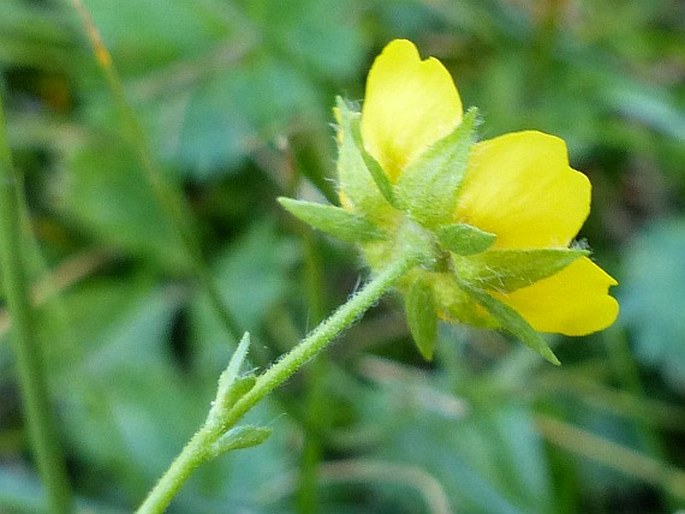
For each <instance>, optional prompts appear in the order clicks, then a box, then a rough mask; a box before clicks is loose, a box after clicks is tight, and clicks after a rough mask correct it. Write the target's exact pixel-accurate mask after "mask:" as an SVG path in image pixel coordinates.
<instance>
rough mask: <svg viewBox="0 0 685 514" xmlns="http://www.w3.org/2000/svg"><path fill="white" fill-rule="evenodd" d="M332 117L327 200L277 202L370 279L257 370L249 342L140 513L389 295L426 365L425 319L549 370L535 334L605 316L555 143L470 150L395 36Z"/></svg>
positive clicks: (406, 45) (595, 323) (611, 302)
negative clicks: (462, 327)
mask: <svg viewBox="0 0 685 514" xmlns="http://www.w3.org/2000/svg"><path fill="white" fill-rule="evenodd" d="M334 114H335V118H336V121H337V134H336V141H337V145H338V162H337V171H338V190H339V198H340V206H334V205H324V204H318V203H311V202H305V201H300V200H294V199H288V198H280V199H279V201H280V203H281V204H282V205H283V206H284V207H285V208H286V209H287V210H288V211H289V212H291V213H292V214H294V215H295V216H296V217H298V218H299V219H301V220H303V221H305V222H307V223H309V224H311V225H312V226H314V227H316V228H318V229H320V230H322V231H324V232H326V233H328V234H330V235H333V236H335V237H338V238H340V239H342V240H345V241H349V242H352V243H354V244H356V245H358V247H359V249H360V250H361V253H362V254H363V256H364V259H365V261H366V262H367V263H368V265H369V267H370V269H371V272H372V277H371V280H370V281H369V282H368V283H366V284H365V285H364V286H363V287H362V288H361V289H360V290H359V291H358V292H357V293H356V294H355V295H353V296H352V297H351V298H350V299H349V300H348V301H347V302H346V303H345V304H343V305H342V306H340V307H339V308H338V309H337V310H336V311H335V312H334V313H333V314H332V315H331V316H330V317H329V318H328V319H326V320H325V321H323V322H322V323H321V324H320V325H319V326H318V327H317V328H315V329H314V330H313V331H312V332H311V333H310V334H309V335H308V336H307V337H305V338H304V339H303V340H302V341H301V342H300V343H299V344H298V345H297V346H295V347H294V348H293V349H292V350H291V351H290V352H288V353H287V354H286V355H284V356H283V357H282V358H281V359H279V360H278V361H277V362H275V363H274V364H273V365H272V366H271V367H270V368H269V369H267V370H265V371H264V372H262V373H259V374H258V373H256V371H255V370H251V371H249V372H247V373H243V372H242V371H241V370H242V369H243V367H244V361H245V358H246V355H247V352H248V347H249V336H248V335H247V334H246V335H245V337H243V339H242V341H241V342H240V344H239V346H238V348H237V350H236V351H235V353H234V355H233V357H232V358H231V361H230V363H229V366H228V368H227V369H226V371H225V372H224V373H223V374H222V376H221V378H220V380H219V387H218V391H217V396H216V399H215V400H214V402H213V403H212V407H211V409H210V411H209V414H208V416H207V419H206V421H205V424H204V425H203V426H202V427H201V428H200V430H199V431H198V432H197V433H196V434H195V435H194V436H193V438H192V439H191V440H190V441H189V443H188V444H187V445H186V447H185V448H184V449H183V451H182V452H181V453H180V455H179V456H178V457H177V458H176V460H175V461H174V462H173V463H172V465H171V466H170V468H169V469H168V470H167V472H166V473H165V475H164V476H163V477H162V478H161V480H160V481H159V483H158V484H157V485H156V486H155V487H154V488H153V490H152V491H151V493H150V495H149V496H148V497H147V499H146V500H145V502H144V503H143V504H142V506H141V507H140V509H139V511H138V512H162V511H163V510H164V509H165V508H166V506H167V505H168V504H169V502H170V501H171V500H172V498H173V496H174V495H175V494H176V492H177V491H178V490H179V489H180V488H181V486H182V485H183V483H184V482H185V480H187V478H188V477H189V476H190V474H191V473H192V471H193V470H194V469H195V468H196V467H198V466H199V465H201V464H202V463H203V462H206V461H207V460H209V459H212V458H214V457H216V456H218V455H220V454H222V453H224V452H227V451H231V450H236V449H240V448H246V447H249V446H254V445H257V444H260V443H261V442H262V441H264V440H265V439H266V438H267V437H268V436H269V434H270V428H267V427H261V426H257V425H239V422H240V421H241V420H242V418H243V417H244V415H245V414H246V413H247V412H248V411H249V410H250V409H251V408H252V407H254V406H255V405H256V404H257V403H258V402H259V401H260V400H262V399H263V398H264V397H265V396H266V395H267V394H269V393H270V392H271V391H273V390H274V389H275V388H276V387H278V386H279V385H281V384H282V383H283V382H284V381H286V380H287V379H288V378H289V377H290V376H291V375H292V374H293V373H295V372H296V371H297V370H298V369H299V368H300V367H302V366H303V365H304V364H305V363H306V362H307V361H308V360H309V359H311V358H312V357H313V356H314V355H316V354H317V353H318V352H319V351H321V350H322V349H323V348H325V347H326V346H327V345H328V344H329V343H330V342H331V341H333V340H334V339H335V338H336V337H337V336H338V335H339V334H340V333H341V332H342V331H343V330H344V329H345V328H347V327H348V326H349V325H350V324H352V323H353V322H354V321H355V320H356V319H358V318H359V316H360V315H361V314H362V313H363V312H365V311H366V310H367V309H368V308H370V307H371V306H372V305H373V304H374V303H375V302H376V301H377V300H378V299H379V298H380V297H381V296H382V295H383V294H385V292H387V291H388V290H389V289H390V288H396V289H397V290H398V291H400V293H401V294H402V297H403V299H404V305H405V310H406V315H407V320H408V324H409V327H410V329H411V333H412V336H413V338H414V340H415V342H416V344H417V346H418V349H419V351H420V352H421V354H422V355H423V356H424V357H425V358H426V359H431V358H432V356H433V352H434V348H435V342H436V334H437V325H438V320H444V321H446V322H454V323H466V324H469V325H473V326H477V327H484V328H492V329H502V330H505V331H507V332H509V333H511V334H512V335H514V336H515V337H516V338H518V339H519V340H521V341H522V342H523V343H525V344H527V345H528V346H530V347H531V348H533V349H534V350H536V351H538V352H539V353H540V354H541V355H542V356H543V357H544V358H546V359H547V360H548V361H550V362H552V363H554V364H559V361H558V360H557V358H556V357H555V355H554V353H553V352H552V350H551V349H550V348H549V347H548V345H547V343H546V342H545V340H544V339H543V338H542V336H541V335H540V334H539V332H557V333H561V334H567V335H583V334H588V333H591V332H594V331H597V330H601V329H603V328H605V327H607V326H608V325H610V324H611V323H612V322H613V321H614V320H615V319H616V316H617V314H618V303H617V302H616V300H615V299H614V298H612V297H611V296H609V294H608V290H609V287H611V286H613V285H615V284H616V281H615V280H614V279H613V278H612V277H610V276H609V275H608V274H607V273H605V272H604V271H603V270H602V269H601V268H599V267H598V266H597V265H596V264H595V263H594V262H593V261H592V260H591V259H590V257H589V251H588V250H587V249H586V248H585V247H584V246H583V245H576V244H573V238H574V237H576V235H577V233H578V231H579V229H580V227H581V225H582V224H583V222H584V221H585V218H586V217H587V215H588V213H589V208H590V183H589V181H588V179H587V178H586V177H585V175H583V174H582V173H580V172H578V171H575V170H573V169H572V168H571V167H570V166H569V162H568V156H567V151H566V146H565V144H564V142H563V141H562V140H561V139H559V138H556V137H553V136H550V135H547V134H543V133H540V132H533V131H526V132H517V133H513V134H507V135H504V136H501V137H497V138H495V139H491V140H487V141H478V139H477V128H478V123H479V121H480V120H479V117H478V113H477V111H476V109H469V110H468V111H467V112H466V113H464V112H463V108H462V103H461V99H460V97H459V94H458V92H457V89H456V87H455V86H454V83H453V81H452V78H451V76H450V74H449V73H448V71H447V70H446V69H445V67H444V66H443V65H442V64H441V63H440V62H439V61H438V60H436V59H434V58H429V59H426V60H422V59H421V58H420V56H419V53H418V51H417V49H416V48H415V46H414V45H413V44H412V43H411V42H409V41H406V40H395V41H392V42H391V43H389V44H388V45H387V46H386V48H385V49H384V50H383V52H382V53H381V54H380V55H379V56H378V57H377V58H376V60H375V62H374V64H373V66H372V68H371V71H370V73H369V77H368V81H367V86H366V97H365V99H364V102H363V104H362V109H361V112H359V111H358V110H356V109H355V108H354V107H353V106H352V105H351V104H349V103H348V102H345V101H344V100H342V99H338V100H337V102H336V107H335V109H334Z"/></svg>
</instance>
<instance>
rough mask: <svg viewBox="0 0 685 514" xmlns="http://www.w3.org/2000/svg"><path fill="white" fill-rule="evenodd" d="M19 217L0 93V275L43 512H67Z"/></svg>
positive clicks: (67, 492)
mask: <svg viewBox="0 0 685 514" xmlns="http://www.w3.org/2000/svg"><path fill="white" fill-rule="evenodd" d="M20 220H21V218H20V214H19V201H18V190H17V182H16V177H15V175H14V170H13V166H12V157H11V154H10V150H9V146H8V144H7V132H6V129H5V116H4V111H3V106H2V98H0V276H2V285H3V287H4V293H5V298H6V301H7V306H8V310H9V312H10V315H11V318H12V340H13V344H14V353H15V356H16V362H17V371H18V377H19V382H20V385H21V392H22V398H23V403H24V409H25V414H24V415H25V417H26V424H27V425H28V430H29V436H30V438H31V443H32V446H33V451H34V452H35V459H36V464H37V467H38V470H39V472H40V475H41V477H42V479H43V485H44V487H45V490H46V497H47V506H48V511H49V512H51V513H55V514H62V513H66V512H69V510H70V506H71V493H70V489H69V483H68V480H67V474H66V467H65V464H64V457H63V455H62V452H61V449H60V447H59V443H58V439H57V435H56V429H55V426H54V421H53V418H52V417H51V412H52V409H51V407H50V402H49V400H48V390H47V383H46V382H47V381H46V378H45V368H44V363H43V361H42V352H41V348H40V345H39V343H38V338H37V336H36V326H37V325H36V323H35V319H34V311H33V306H32V305H31V300H30V296H29V288H28V285H27V276H26V275H27V273H26V267H25V262H24V260H23V259H22V254H21V249H22V247H23V244H22V235H21V221H20Z"/></svg>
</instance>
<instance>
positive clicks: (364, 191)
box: [336, 97, 395, 207]
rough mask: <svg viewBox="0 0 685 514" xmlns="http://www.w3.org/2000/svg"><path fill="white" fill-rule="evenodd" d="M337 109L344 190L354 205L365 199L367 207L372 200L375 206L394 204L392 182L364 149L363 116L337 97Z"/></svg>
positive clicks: (341, 174) (339, 153)
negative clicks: (377, 203) (379, 201)
mask: <svg viewBox="0 0 685 514" xmlns="http://www.w3.org/2000/svg"><path fill="white" fill-rule="evenodd" d="M336 108H337V111H338V117H339V124H340V126H339V127H338V131H339V134H338V136H339V137H338V175H339V179H340V189H341V191H342V192H343V193H345V194H348V195H350V196H351V197H352V199H353V201H354V202H355V203H357V202H359V201H360V200H362V199H364V200H365V201H363V203H364V204H367V203H368V201H369V200H371V201H372V203H376V202H377V200H381V201H383V200H385V202H387V203H388V204H390V205H395V201H394V197H393V190H392V185H391V184H390V179H389V178H388V176H387V175H386V174H385V171H383V168H382V167H381V165H380V164H379V163H378V161H376V159H374V158H373V157H372V156H371V155H370V154H369V153H368V152H367V151H366V149H365V148H364V143H363V141H362V137H361V114H360V113H359V112H357V111H353V110H352V109H350V107H348V105H347V103H346V102H345V101H344V100H343V99H342V98H340V97H337V98H336ZM341 139H342V141H341ZM374 184H375V186H376V187H375V188H374V187H373V185H374ZM378 193H380V195H379V194H378ZM376 196H377V197H378V198H376ZM369 207H370V206H369Z"/></svg>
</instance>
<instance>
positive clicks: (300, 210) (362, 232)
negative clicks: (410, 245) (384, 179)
mask: <svg viewBox="0 0 685 514" xmlns="http://www.w3.org/2000/svg"><path fill="white" fill-rule="evenodd" d="M278 202H279V203H280V204H281V205H282V206H283V207H284V208H285V209H286V210H287V211H288V212H290V214H292V215H293V216H295V217H296V218H299V219H300V220H302V221H304V222H305V223H308V224H309V225H311V226H313V227H315V228H318V229H319V230H321V231H323V232H326V233H327V234H329V235H331V236H334V237H337V238H338V239H342V240H343V241H349V242H353V243H356V242H360V241H369V240H373V239H381V238H382V237H383V233H382V232H381V231H380V230H379V229H378V228H376V226H375V225H373V224H372V223H371V222H370V221H369V220H367V219H366V218H364V217H363V216H359V215H358V214H353V213H351V212H349V211H346V210H345V209H342V208H340V207H335V206H333V205H324V204H320V203H312V202H304V201H301V200H293V199H292V198H284V197H280V198H279V199H278Z"/></svg>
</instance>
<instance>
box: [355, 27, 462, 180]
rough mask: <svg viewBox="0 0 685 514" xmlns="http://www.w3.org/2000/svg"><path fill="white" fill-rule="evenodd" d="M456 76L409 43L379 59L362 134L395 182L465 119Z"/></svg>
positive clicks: (391, 45)
mask: <svg viewBox="0 0 685 514" xmlns="http://www.w3.org/2000/svg"><path fill="white" fill-rule="evenodd" d="M461 115H462V106H461V99H460V98H459V93H458V92H457V89H456V87H455V86H454V82H453V81H452V77H451V76H450V74H449V72H448V71H447V70H446V69H445V67H444V66H443V65H442V63H440V61H438V60H437V59H435V58H434V57H430V58H428V59H426V60H425V61H422V60H421V58H420V56H419V52H418V50H417V49H416V47H415V46H414V45H413V43H411V42H410V41H407V40H405V39H396V40H394V41H391V42H390V43H389V44H388V45H387V46H386V47H385V49H383V52H381V54H380V55H379V56H378V57H376V60H375V61H374V63H373V66H371V71H370V72H369V77H368V79H367V81H366V97H365V99H364V105H363V108H362V121H361V132H362V139H363V140H364V146H365V148H366V150H367V151H368V152H369V153H370V154H371V155H372V156H373V157H374V158H375V159H376V160H377V161H378V162H379V163H380V165H381V166H382V167H383V169H384V170H385V171H386V173H388V176H389V177H390V179H391V180H392V181H393V182H394V181H395V180H397V177H399V175H400V173H401V172H402V170H403V169H404V168H405V167H406V166H407V164H409V163H410V162H411V161H412V160H413V159H415V158H416V157H418V156H419V155H421V153H422V152H423V151H424V150H425V149H426V148H427V147H428V146H430V145H431V144H432V143H434V142H436V141H437V140H438V139H440V138H442V137H445V136H447V135H448V134H449V133H451V132H452V130H453V129H454V128H455V127H456V126H457V125H458V124H459V122H460V121H461Z"/></svg>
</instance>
